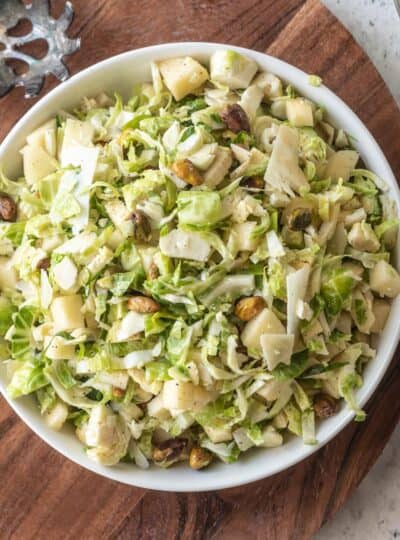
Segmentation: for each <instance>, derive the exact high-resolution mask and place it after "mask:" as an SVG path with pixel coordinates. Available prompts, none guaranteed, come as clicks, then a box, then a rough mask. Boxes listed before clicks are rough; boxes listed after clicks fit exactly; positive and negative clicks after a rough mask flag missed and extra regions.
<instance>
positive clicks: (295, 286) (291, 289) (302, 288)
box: [286, 264, 310, 334]
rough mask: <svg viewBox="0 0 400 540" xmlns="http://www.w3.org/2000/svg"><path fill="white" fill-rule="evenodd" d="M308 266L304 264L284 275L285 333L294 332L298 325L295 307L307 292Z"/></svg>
mask: <svg viewBox="0 0 400 540" xmlns="http://www.w3.org/2000/svg"><path fill="white" fill-rule="evenodd" d="M309 277H310V266H309V265H308V264H306V265H305V266H303V267H302V268H300V270H297V271H296V272H292V273H290V274H288V276H287V277H286V289H287V333H288V334H296V332H297V329H298V326H299V316H298V315H297V311H296V307H297V304H298V302H299V301H300V300H304V298H305V295H306V293H307V285H308V279H309Z"/></svg>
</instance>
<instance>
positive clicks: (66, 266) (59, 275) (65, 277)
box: [53, 257, 78, 291]
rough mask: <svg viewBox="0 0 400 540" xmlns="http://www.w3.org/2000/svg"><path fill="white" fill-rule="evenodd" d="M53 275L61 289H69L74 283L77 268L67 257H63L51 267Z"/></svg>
mask: <svg viewBox="0 0 400 540" xmlns="http://www.w3.org/2000/svg"><path fill="white" fill-rule="evenodd" d="M53 276H54V281H55V282H56V283H57V285H58V286H59V287H60V289H61V290H63V291H69V290H71V289H72V288H73V287H74V285H75V283H76V279H77V277H78V269H77V267H76V266H75V264H74V263H73V262H72V260H71V259H70V258H69V257H64V258H63V260H62V261H61V262H59V263H58V264H56V265H55V266H54V267H53Z"/></svg>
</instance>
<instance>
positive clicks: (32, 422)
mask: <svg viewBox="0 0 400 540" xmlns="http://www.w3.org/2000/svg"><path fill="white" fill-rule="evenodd" d="M217 49H231V50H235V51H237V52H239V53H242V54H245V55H246V56H250V57H252V58H254V60H255V61H256V62H257V63H258V64H259V65H260V67H262V68H263V69H267V68H266V65H268V69H270V70H271V71H272V72H273V73H277V74H278V76H279V77H281V78H283V79H284V80H286V81H288V82H291V83H293V84H294V86H295V87H296V88H299V89H300V93H301V94H302V95H305V96H306V97H310V98H311V99H312V100H314V101H316V102H322V103H323V104H325V103H326V102H329V103H330V105H329V107H330V108H329V109H328V113H329V114H330V115H331V111H332V109H331V107H332V105H334V106H336V107H337V108H338V113H337V116H341V117H342V119H344V118H347V119H348V121H346V123H351V124H352V125H353V126H354V127H355V130H356V131H357V133H358V134H361V135H362V138H363V140H365V145H368V147H369V151H370V154H371V155H373V158H372V160H371V161H374V162H376V163H378V164H379V167H378V168H380V169H382V170H384V171H385V173H384V178H385V181H386V182H387V183H388V184H389V186H390V195H391V197H392V198H393V199H394V200H395V201H396V204H397V208H398V209H399V207H400V190H399V188H398V185H397V183H396V180H395V177H394V174H393V172H392V170H391V167H390V165H389V163H388V161H387V159H386V157H385V156H384V154H383V152H382V150H381V148H380V147H379V145H378V143H377V142H376V140H375V139H374V137H373V136H372V134H371V133H370V131H369V130H368V128H367V127H366V126H365V125H364V123H363V122H362V121H361V119H360V118H359V117H358V116H357V115H356V114H355V113H354V112H353V111H352V110H351V109H350V107H349V106H348V105H347V104H346V103H345V102H344V101H343V100H342V99H341V98H340V97H339V96H338V95H337V94H335V93H334V92H332V91H331V90H329V89H328V88H327V87H325V86H324V85H321V86H320V87H318V88H315V87H312V86H310V85H309V84H308V75H307V74H306V73H305V72H304V71H302V70H300V69H299V68H297V67H295V66H293V65H291V64H289V63H287V62H285V61H283V60H280V59H278V58H276V57H273V56H270V55H268V54H266V53H262V52H259V51H254V50H251V49H247V48H244V47H238V46H235V45H231V44H222V43H213V42H170V43H164V44H159V45H151V46H148V47H142V48H139V49H132V50H129V51H126V52H123V53H120V54H117V55H114V56H112V57H110V58H107V59H105V60H102V61H100V62H97V63H95V64H93V65H91V66H89V67H87V68H85V69H83V70H82V71H80V72H78V73H77V74H75V75H73V76H72V77H71V78H70V79H69V80H67V81H65V82H63V83H62V84H60V85H58V86H57V87H56V88H54V89H52V90H51V91H50V92H49V93H48V94H46V95H45V96H43V97H42V98H41V99H40V100H39V101H38V102H37V103H36V104H35V105H33V107H32V108H31V109H30V110H28V111H27V112H26V113H25V114H24V115H23V116H22V117H21V118H20V119H19V120H18V122H17V123H16V124H15V125H14V127H13V128H12V129H11V130H10V132H9V133H8V135H7V136H6V137H5V139H4V140H3V142H2V143H1V145H0V160H1V159H3V157H4V156H5V155H7V152H8V150H9V147H10V146H11V145H12V143H13V139H14V138H15V137H16V135H17V134H19V132H20V131H21V132H23V131H24V129H26V125H27V124H28V123H29V122H30V121H31V120H32V119H34V118H35V116H36V115H38V114H39V113H40V112H42V111H43V110H44V109H45V108H46V106H47V104H48V103H49V102H50V101H51V100H53V99H54V98H56V97H59V96H62V95H63V94H64V95H66V94H67V93H68V91H69V89H70V88H71V87H74V86H75V85H76V84H77V83H79V82H80V81H84V80H86V79H90V77H91V76H92V75H93V74H95V73H97V72H98V71H99V70H101V69H102V68H106V67H109V66H111V65H112V64H118V63H119V62H121V61H124V60H127V59H132V61H135V59H138V58H140V57H141V56H146V55H148V56H149V57H151V58H149V59H147V60H145V62H149V61H150V60H151V59H152V60H156V59H158V58H160V57H163V58H167V57H171V56H173V55H175V56H178V55H182V51H184V54H185V55H192V56H195V57H196V56H203V57H205V56H207V57H208V56H209V55H210V54H211V52H212V51H214V50H217ZM178 51H179V52H178ZM282 73H283V74H282ZM99 91H101V88H99ZM78 99H79V96H78V97H77V101H78ZM335 114H336V111H335ZM341 122H342V125H343V120H341ZM381 176H382V175H381ZM397 265H399V256H398V253H397ZM395 304H396V305H395ZM395 308H396V309H395ZM395 311H397V312H398V316H399V315H400V303H399V302H397V303H396V302H394V303H393V305H392V308H391V317H390V318H391V319H393V316H394V312H395ZM387 326H388V323H387ZM399 337H400V325H399V326H395V325H393V329H392V331H391V333H390V334H389V335H388V339H389V340H390V343H389V345H388V346H385V347H386V351H385V353H384V357H383V359H381V363H380V364H379V365H375V366H374V373H375V374H374V379H373V380H372V381H371V383H370V384H369V385H368V386H367V387H365V385H363V387H362V388H361V389H360V391H359V392H358V394H357V395H358V396H359V402H360V405H361V406H363V405H364V404H365V403H366V402H367V401H368V399H369V398H370V397H371V396H372V394H373V393H374V392H375V390H376V388H377V387H378V384H379V383H380V382H381V380H382V378H383V376H384V374H385V372H386V371H387V369H388V367H389V365H390V363H391V360H392V358H393V354H394V352H395V349H396V347H397V344H398V341H399ZM379 349H380V347H379ZM382 355H383V353H382ZM377 356H378V355H377ZM373 362H377V359H376V358H375V359H374V360H373ZM0 392H1V394H2V395H3V397H4V399H5V400H6V401H7V402H8V404H9V405H10V407H11V408H12V409H13V410H14V411H15V413H16V414H17V415H18V416H19V417H20V418H21V420H23V422H24V423H25V424H27V425H28V426H29V427H30V429H32V431H33V432H34V433H36V435H38V436H39V437H40V438H41V439H43V440H44V441H45V442H46V443H47V444H48V445H49V446H51V447H52V448H53V449H55V450H56V451H58V452H59V453H61V454H62V455H63V456H65V457H66V458H68V459H70V460H71V461H73V462H74V463H76V464H77V465H79V466H81V467H84V468H85V469H88V470H90V471H92V472H95V473H97V474H99V475H101V476H103V477H106V478H109V479H111V480H116V481H118V482H121V483H124V484H127V485H130V486H135V487H141V488H146V489H156V490H160V491H173V492H201V491H210V490H217V489H218V490H219V489H227V488H231V487H236V486H241V485H244V484H248V483H251V482H254V481H257V480H261V479H263V478H266V477H269V476H272V475H274V474H277V473H279V472H281V471H283V470H286V469H289V468H290V467H292V466H294V465H296V464H297V463H299V462H300V461H303V460H304V459H306V458H307V457H309V456H310V455H311V454H313V453H314V452H316V451H317V450H319V449H320V448H321V447H323V446H324V445H325V444H327V443H328V442H329V441H330V440H332V439H333V438H334V437H335V436H336V435H337V434H338V433H339V432H340V431H342V430H343V429H344V427H345V426H346V425H348V424H349V423H350V421H351V420H352V418H353V417H354V413H353V412H351V411H350V410H347V409H345V410H342V411H341V412H340V413H339V414H338V415H337V416H336V417H333V420H334V421H333V422H331V424H332V429H330V430H329V433H327V434H326V435H324V436H323V438H322V437H321V440H320V441H319V442H318V443H317V444H316V445H314V446H306V445H302V447H301V450H300V451H299V452H291V450H290V449H289V454H288V456H286V455H285V456H286V457H285V459H284V460H283V461H282V462H281V463H278V464H276V465H275V466H273V467H271V468H270V469H269V470H267V469H265V468H263V467H259V468H256V469H255V468H252V469H251V471H250V470H247V472H246V469H248V467H246V463H244V465H243V467H240V468H238V469H237V471H236V472H238V474H237V475H235V474H231V472H232V471H233V470H234V467H235V465H236V464H235V465H229V466H226V465H224V467H226V469H224V471H223V473H221V474H218V479H217V481H215V480H213V478H214V475H211V476H210V475H203V474H201V475H199V474H198V473H195V474H197V476H196V477H195V478H196V479H198V480H196V483H193V484H189V485H188V480H187V478H186V477H185V475H183V476H182V479H179V476H180V475H179V472H178V471H179V470H181V469H179V468H172V469H169V470H168V471H163V470H161V471H159V470H158V469H157V471H158V473H159V474H157V473H156V470H154V469H151V470H150V471H145V472H146V476H143V475H140V477H139V478H138V479H136V478H132V476H135V475H132V474H127V472H126V469H122V472H121V468H118V467H102V466H99V465H98V464H96V463H95V462H92V461H90V460H89V459H88V458H86V456H85V458H86V459H83V457H82V459H79V457H78V456H74V455H71V454H72V452H71V451H69V450H68V449H67V447H66V445H64V444H63V443H62V442H60V441H59V440H58V438H57V432H56V433H55V434H54V436H52V435H51V434H50V433H49V432H48V430H46V429H45V427H44V426H45V425H44V423H43V421H36V419H34V418H33V417H28V416H29V415H28V416H27V414H28V413H27V412H26V411H25V410H24V407H23V406H22V405H21V404H20V402H19V401H18V400H11V399H10V398H9V397H8V395H7V394H6V392H5V384H4V382H3V381H2V379H1V377H0ZM329 420H331V419H329ZM68 436H70V435H68ZM285 444H286V443H285ZM284 446H285V445H284ZM250 459H252V458H250ZM239 461H240V460H239ZM266 463H268V461H267V460H266ZM124 471H125V472H124ZM133 471H134V472H135V471H138V469H136V468H134V469H133ZM142 472H143V471H142ZM166 472H171V473H172V474H167V475H165V473H166ZM160 473H161V474H160ZM171 477H172V478H173V480H172V478H171ZM194 481H195V480H194V479H193V482H194ZM172 482H173V485H172V484H171V483H172ZM171 487H172V489H171Z"/></svg>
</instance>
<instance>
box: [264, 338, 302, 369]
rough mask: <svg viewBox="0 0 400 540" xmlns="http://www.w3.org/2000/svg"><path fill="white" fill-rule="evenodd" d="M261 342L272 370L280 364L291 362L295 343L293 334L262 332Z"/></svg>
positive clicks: (269, 367) (265, 357)
mask: <svg viewBox="0 0 400 540" xmlns="http://www.w3.org/2000/svg"><path fill="white" fill-rule="evenodd" d="M260 344H261V348H262V352H263V356H264V359H265V361H266V362H267V366H268V369H269V370H270V371H272V370H273V369H274V368H276V366H277V365H278V364H281V363H282V364H286V365H289V364H290V359H291V357H292V353H293V345H294V335H293V334H289V335H286V334H262V336H261V337H260Z"/></svg>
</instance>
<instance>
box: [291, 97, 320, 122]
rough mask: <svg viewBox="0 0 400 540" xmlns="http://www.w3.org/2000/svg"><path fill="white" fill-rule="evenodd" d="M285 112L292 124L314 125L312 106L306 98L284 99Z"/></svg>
mask: <svg viewBox="0 0 400 540" xmlns="http://www.w3.org/2000/svg"><path fill="white" fill-rule="evenodd" d="M286 114H287V118H288V120H289V122H290V124H292V126H295V127H305V126H308V127H312V126H313V125H314V118H313V110H312V106H311V103H310V102H309V101H307V100H306V99H303V98H294V99H288V100H287V101H286Z"/></svg>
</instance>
